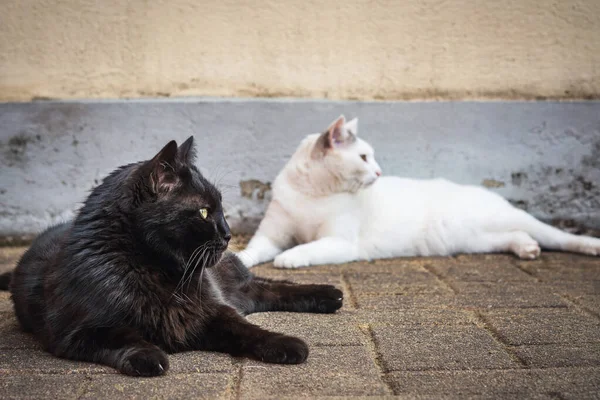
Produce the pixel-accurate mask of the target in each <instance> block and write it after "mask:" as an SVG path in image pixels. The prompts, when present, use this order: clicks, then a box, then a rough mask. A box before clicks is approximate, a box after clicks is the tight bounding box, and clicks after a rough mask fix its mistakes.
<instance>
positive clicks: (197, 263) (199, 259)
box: [181, 246, 208, 292]
mask: <svg viewBox="0 0 600 400" xmlns="http://www.w3.org/2000/svg"><path fill="white" fill-rule="evenodd" d="M207 250H208V246H206V247H205V249H204V250H203V251H202V253H201V254H200V256H199V257H198V259H197V260H196V264H195V265H194V268H193V269H192V272H190V274H189V275H188V277H187V279H186V280H184V281H183V284H182V285H181V288H182V289H183V286H185V284H186V283H187V284H188V286H187V289H186V292H187V291H188V290H189V288H190V283H191V282H192V279H193V278H194V272H196V268H198V265H199V264H200V262H201V261H202V267H201V271H200V272H201V273H202V271H204V267H205V266H206V257H205V254H206V252H207Z"/></svg>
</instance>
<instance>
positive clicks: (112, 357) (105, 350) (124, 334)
mask: <svg viewBox="0 0 600 400" xmlns="http://www.w3.org/2000/svg"><path fill="white" fill-rule="evenodd" d="M48 350H49V351H50V352H51V353H53V354H54V355H56V356H58V357H63V358H68V359H71V360H78V361H88V362H96V363H100V364H104V365H108V366H110V367H113V368H115V369H117V370H119V371H120V372H121V373H123V374H126V375H131V376H159V375H163V374H164V373H165V372H167V370H168V369H169V359H168V358H167V355H166V353H165V352H164V351H162V350H161V349H160V348H159V347H158V346H156V345H154V344H152V343H149V342H147V341H145V340H143V339H142V337H141V336H140V335H139V334H138V333H137V332H136V331H134V330H133V329H130V328H122V329H117V328H80V329H76V330H74V331H73V332H72V333H71V334H69V335H66V336H65V337H63V338H61V339H59V340H58V342H57V343H52V344H51V345H49V346H48Z"/></svg>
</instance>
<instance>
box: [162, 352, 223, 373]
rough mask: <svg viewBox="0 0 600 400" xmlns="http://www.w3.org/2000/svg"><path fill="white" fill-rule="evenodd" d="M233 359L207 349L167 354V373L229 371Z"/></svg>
mask: <svg viewBox="0 0 600 400" xmlns="http://www.w3.org/2000/svg"><path fill="white" fill-rule="evenodd" d="M233 360H234V358H233V357H231V356H230V355H228V354H223V353H212V352H207V351H188V352H185V353H176V354H169V365H170V368H169V373H170V374H181V373H193V372H231V371H232V370H233V368H234V367H233Z"/></svg>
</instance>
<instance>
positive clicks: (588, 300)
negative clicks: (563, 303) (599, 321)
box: [573, 294, 600, 316]
mask: <svg viewBox="0 0 600 400" xmlns="http://www.w3.org/2000/svg"><path fill="white" fill-rule="evenodd" d="M573 301H575V302H576V303H577V304H579V305H580V306H582V307H584V308H585V309H587V310H589V311H591V312H593V313H595V314H596V315H598V316H600V294H595V295H583V296H577V297H575V298H574V299H573Z"/></svg>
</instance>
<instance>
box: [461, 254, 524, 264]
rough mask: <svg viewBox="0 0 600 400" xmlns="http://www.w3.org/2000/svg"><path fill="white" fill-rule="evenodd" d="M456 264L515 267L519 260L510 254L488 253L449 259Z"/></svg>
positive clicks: (462, 255) (463, 255)
mask: <svg viewBox="0 0 600 400" xmlns="http://www.w3.org/2000/svg"><path fill="white" fill-rule="evenodd" d="M450 258H451V259H452V260H453V261H454V262H456V263H457V264H461V265H462V264H465V265H468V264H480V265H495V264H502V265H509V264H511V265H515V262H517V261H519V259H518V258H517V257H516V256H515V255H514V254H511V253H489V254H458V255H456V256H454V257H450Z"/></svg>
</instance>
